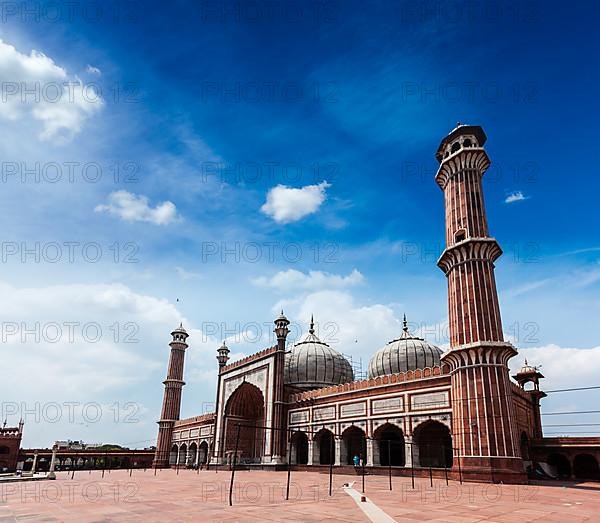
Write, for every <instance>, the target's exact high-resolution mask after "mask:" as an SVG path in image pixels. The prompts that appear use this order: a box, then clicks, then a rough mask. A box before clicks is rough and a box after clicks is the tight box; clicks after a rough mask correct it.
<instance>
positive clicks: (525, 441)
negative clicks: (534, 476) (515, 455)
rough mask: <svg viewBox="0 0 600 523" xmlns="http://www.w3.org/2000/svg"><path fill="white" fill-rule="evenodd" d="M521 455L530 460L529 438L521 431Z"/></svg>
mask: <svg viewBox="0 0 600 523" xmlns="http://www.w3.org/2000/svg"><path fill="white" fill-rule="evenodd" d="M521 457H522V458H523V459H524V460H525V461H529V438H528V437H527V434H526V433H525V432H522V433H521Z"/></svg>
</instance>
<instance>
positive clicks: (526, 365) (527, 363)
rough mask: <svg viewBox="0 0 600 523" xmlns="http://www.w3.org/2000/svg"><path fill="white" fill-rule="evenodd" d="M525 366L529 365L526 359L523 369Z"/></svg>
mask: <svg viewBox="0 0 600 523" xmlns="http://www.w3.org/2000/svg"><path fill="white" fill-rule="evenodd" d="M527 365H529V364H528V363H527V358H525V367H527Z"/></svg>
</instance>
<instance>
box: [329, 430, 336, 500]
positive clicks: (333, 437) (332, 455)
mask: <svg viewBox="0 0 600 523" xmlns="http://www.w3.org/2000/svg"><path fill="white" fill-rule="evenodd" d="M334 440H335V435H334V434H333V433H332V434H331V445H330V449H331V450H330V452H329V495H330V496H331V488H332V485H333V461H334V459H335V444H334Z"/></svg>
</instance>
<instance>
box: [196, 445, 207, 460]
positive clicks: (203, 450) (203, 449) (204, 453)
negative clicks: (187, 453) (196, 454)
mask: <svg viewBox="0 0 600 523" xmlns="http://www.w3.org/2000/svg"><path fill="white" fill-rule="evenodd" d="M207 461H208V443H207V442H206V441H203V442H202V443H200V459H199V460H198V463H200V464H202V465H204V464H206V462H207Z"/></svg>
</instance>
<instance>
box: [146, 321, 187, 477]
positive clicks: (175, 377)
mask: <svg viewBox="0 0 600 523" xmlns="http://www.w3.org/2000/svg"><path fill="white" fill-rule="evenodd" d="M171 337H172V338H173V339H172V340H171V343H169V346H170V347H171V356H170V358H169V367H168V369H167V379H166V380H165V381H163V383H164V385H165V394H164V396H163V405H162V412H161V415H160V420H159V421H158V438H157V441H156V453H155V455H154V462H153V464H152V465H153V466H154V467H157V468H164V467H168V466H169V454H170V452H171V443H172V437H173V426H174V425H175V422H176V421H177V420H178V419H179V411H180V409H181V389H182V388H183V386H184V385H185V382H184V381H183V363H184V359H185V349H187V348H188V345H187V343H186V340H187V338H188V333H187V332H186V330H185V329H184V328H183V325H181V324H180V325H179V327H177V328H176V329H175V330H174V331H173V332H172V333H171Z"/></svg>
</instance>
